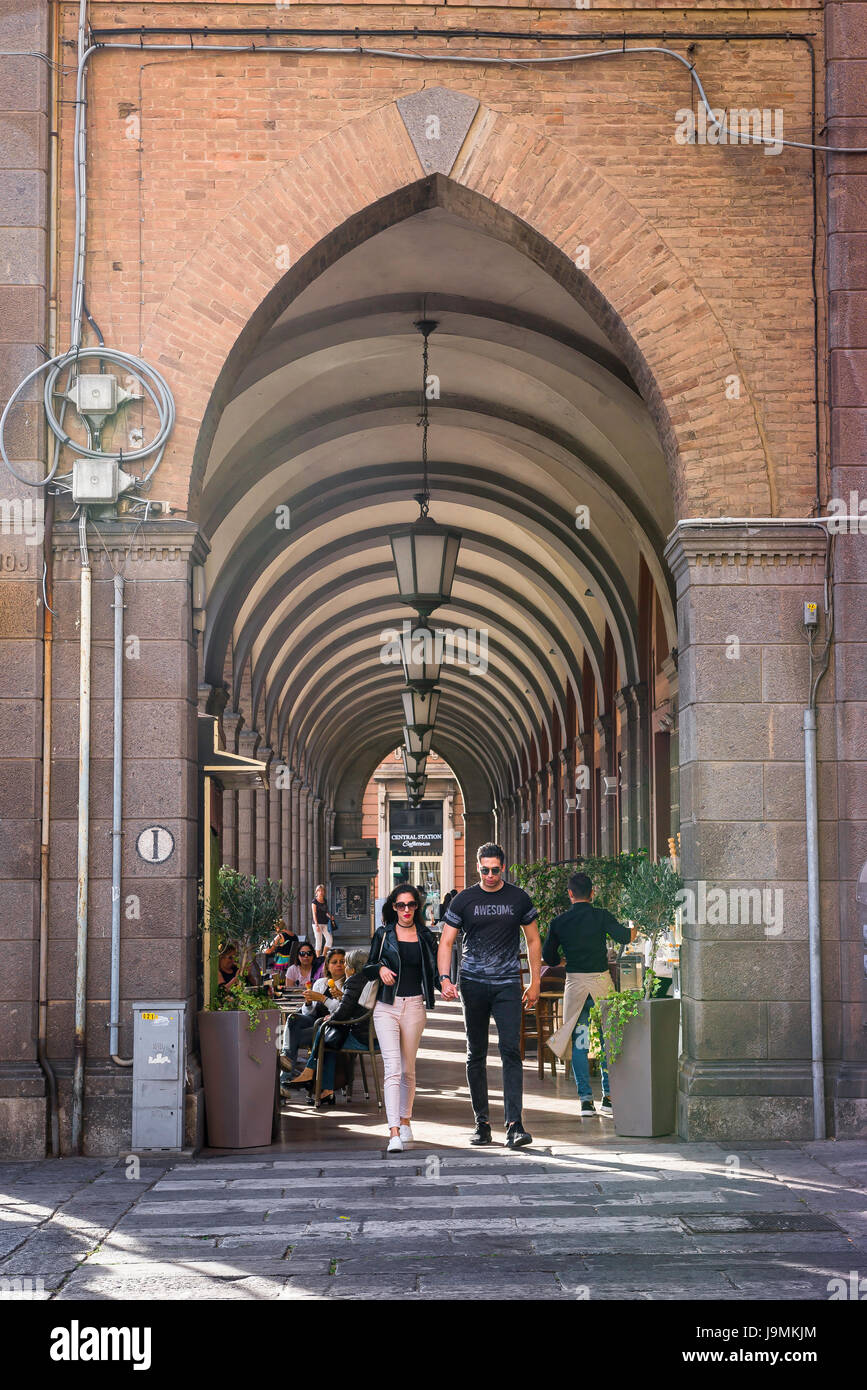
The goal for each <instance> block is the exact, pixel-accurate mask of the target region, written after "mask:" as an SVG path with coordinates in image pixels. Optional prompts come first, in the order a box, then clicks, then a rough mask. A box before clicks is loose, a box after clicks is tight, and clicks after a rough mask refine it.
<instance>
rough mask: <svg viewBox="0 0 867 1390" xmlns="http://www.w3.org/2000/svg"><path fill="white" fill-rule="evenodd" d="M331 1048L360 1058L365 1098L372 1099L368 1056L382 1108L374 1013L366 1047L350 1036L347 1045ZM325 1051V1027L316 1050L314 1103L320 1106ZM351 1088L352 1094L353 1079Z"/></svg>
mask: <svg viewBox="0 0 867 1390" xmlns="http://www.w3.org/2000/svg"><path fill="white" fill-rule="evenodd" d="M329 1050H330V1051H337V1052H340V1053H342V1054H343V1056H344V1057H346V1058H350V1057H351V1058H353V1060H354V1059H355V1058H356V1057H357V1058H358V1060H359V1064H360V1066H361V1085H362V1089H363V1090H364V1098H365V1100H370V1091H369V1089H368V1085H367V1071H366V1069H365V1065H364V1061H365V1058H367V1059H368V1060H369V1062H370V1065H371V1067H372V1069H373V1080H374V1083H375V1085H376V1104H377V1107H378V1108H379V1109H380V1110H381V1109H382V1085H381V1083H380V1080H379V1068H378V1067H377V1065H376V1059H377V1056H378V1055H379V1043H378V1042H377V1040H376V1031H375V1029H374V1026H373V1014H372V1013H371V1014H370V1015H369V1019H368V1035H367V1047H366V1048H362V1047H361V1046H360V1045H359V1044H358V1043H357V1042H356V1041H355V1039H354V1038H350V1039H349V1040H348V1042H347V1044H346V1046H345V1047H340V1048H336V1049H335V1048H331V1049H329ZM325 1052H326V1046H325V1029H324V1028H323V1030H322V1032H321V1033H320V1035H319V1042H318V1045H317V1051H316V1080H315V1082H314V1085H313V1104H314V1105H315V1106H317V1107H318V1106H319V1097H320V1094H321V1091H322V1067H323V1064H324V1062H325ZM349 1090H350V1094H351V1092H352V1082H351V1080H350V1086H349Z"/></svg>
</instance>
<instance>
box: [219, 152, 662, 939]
mask: <svg viewBox="0 0 867 1390" xmlns="http://www.w3.org/2000/svg"><path fill="white" fill-rule="evenodd" d="M453 188H454V185H452V184H450V182H449V181H448V180H446V179H442V178H438V179H435V180H426V181H424V183H423V184H420V185H418V186H417V187H416V188H415V189H414V190H412V189H411V190H402V191H401V193H400V194H397V195H394V196H393V198H392V199H391V200H389V199H385V200H383V201H382V203H381V204H378V205H377V206H376V209H375V211H376V217H375V219H372V230H371V223H370V222H369V223H368V224H367V227H366V230H367V232H368V233H369V234H362V232H364V230H365V228H364V227H362V228H361V230H360V229H359V228H358V227H356V226H353V227H352V228H348V229H347V230H346V232H345V235H344V238H343V241H342V243H341V241H340V238H338V237H337V236H336V235H335V236H332V237H331V238H330V239H328V242H327V245H325V246H324V247H323V248H322V250H321V253H320V255H319V273H318V274H317V275H316V276H315V277H311V276H309V274H307V273H305V274H304V275H302V274H301V273H300V271H299V273H298V279H299V281H300V287H299V288H298V291H297V293H295V294H294V296H291V297H289V296H288V295H287V291H286V288H285V286H284V287H282V288H281V289H280V291H279V293H278V292H276V291H275V295H274V296H273V297H272V300H273V303H272V312H271V313H270V315H269V314H266V313H265V312H264V311H263V313H262V314H260V315H259V316H258V322H257V325H256V332H255V333H253V332H252V330H251V328H250V326H248V328H247V329H245V331H244V333H243V334H242V335H241V339H242V340H243V342H242V348H241V347H240V346H239V350H238V351H237V352H236V353H235V354H234V356H233V360H232V362H231V363H229V364H227V367H226V368H225V369H224V372H223V373H222V375H221V378H220V387H219V408H217V405H216V404H214V407H213V409H211V410H210V411H209V413H208V415H207V417H206V421H205V426H204V428H203V438H206V439H207V440H208V441H209V442H208V450H207V458H206V459H205V460H204V462H203V464H202V468H201V477H200V480H198V481H194V484H193V497H194V499H195V506H196V509H197V515H196V520H198V522H199V524H200V526H201V528H202V531H203V533H204V535H205V536H206V538H207V540H208V543H209V545H210V554H209V556H208V558H207V561H206V565H205V573H206V585H205V587H206V593H207V598H206V606H207V624H206V626H205V630H204V634H203V639H202V648H201V669H202V674H203V679H204V687H205V688H204V690H203V691H202V701H203V703H205V704H206V706H207V708H209V709H211V710H213V711H215V712H219V713H221V714H222V724H223V731H224V736H225V738H226V741H227V744H228V745H229V746H230V747H231V749H232V751H241V752H247V753H250V754H253V753H255V754H256V755H257V756H258V757H260V758H264V759H265V760H266V761H268V762H270V763H271V764H272V765H273V768H274V770H275V772H276V775H274V776H272V777H271V790H270V793H267V792H265V791H264V789H263V790H261V791H260V792H258V793H255V794H254V793H252V792H243V791H242V792H238V793H236V794H232V793H230V794H228V796H227V800H226V804H225V806H224V826H223V853H224V857H225V858H226V859H227V860H228V862H230V863H236V864H237V865H238V866H239V867H241V868H244V869H248V870H252V869H256V868H258V869H259V870H260V871H261V870H262V869H265V868H268V867H270V868H271V872H272V873H273V872H274V871H275V868H276V867H277V865H275V863H274V862H273V859H274V850H275V848H276V847H278V846H279V850H278V856H279V858H278V864H279V867H280V868H281V870H282V871H283V874H284V876H285V877H286V878H287V879H288V881H289V882H291V883H292V884H293V887H295V889H296V904H295V908H294V911H295V913H296V917H298V914H299V913H300V911H301V910H302V909H301V908H300V906H299V904H303V903H304V901H305V898H306V897H308V896H309V890H310V888H311V886H312V884H314V883H315V882H317V881H318V880H319V879H320V878H321V877H324V875H325V871H326V849H327V846H328V845H329V844H330V843H331V842H332V840H336V841H337V842H339V843H341V844H344V845H345V844H347V843H349V842H351V841H352V840H353V839H356V840H360V837H361V832H362V802H363V797H364V789H365V787H366V786H367V784H368V782H369V781H370V778H371V776H372V773H373V771H374V769H375V768H376V766H377V765H378V764H379V763H380V762H381V761H382V759H383V758H384V757H385V756H386V754H387V753H388V752H389V750H391V749H393V748H394V747H395V746H396V744H398V743H399V742H400V736H401V725H402V715H401V703H400V689H401V686H402V684H403V677H402V673H401V670H400V667H399V665H397V666H395V665H393V664H392V665H389V664H384V650H385V648H386V647H387V645H388V640H389V634H393V633H394V632H395V631H399V630H400V629H401V626H402V624H403V623H404V621H405V620H406V619H407V618H408V617H409V616H410V615H409V613H408V610H407V609H406V608H405V607H403V606H402V605H401V603H400V601H399V598H398V592H397V584H396V579H395V571H394V565H393V561H392V555H391V550H390V545H389V533H390V531H391V530H393V529H394V527H395V526H397V525H399V524H401V523H405V522H408V521H410V520H411V519H412V517H413V515H414V513H415V503H414V502H413V496H414V494H415V493H416V492H417V491H418V490H419V487H420V484H421V464H420V430H419V428H418V422H419V414H420V410H421V407H422V403H423V396H422V390H421V338H420V336H419V334H418V332H417V330H416V329H415V328H414V323H415V321H416V320H418V319H419V318H420V317H421V316H422V314H423V313H424V315H425V316H426V317H427V318H429V319H433V320H434V321H435V322H436V324H437V327H436V330H435V332H434V333H433V334H432V335H431V339H430V372H431V373H432V374H433V375H432V377H431V378H429V381H432V383H433V384H432V386H431V388H430V389H429V391H428V397H429V412H430V435H429V469H430V486H431V492H432V502H431V512H432V515H434V516H435V518H436V520H437V521H438V522H440V523H443V524H448V525H449V526H451V527H453V528H455V529H456V530H457V531H459V532H460V534H461V536H462V543H461V550H460V557H459V562H458V568H457V572H456V576H455V582H454V586H453V589H452V593H451V599H450V602H449V603H448V605H447V606H444V607H443V608H441V609H440V610H439V611H438V612H437V613H436V615H435V619H434V622H435V625H436V626H438V627H441V628H443V629H445V630H446V631H451V632H453V633H454V632H456V631H457V632H460V633H467V634H472V638H471V640H474V641H475V642H476V646H475V647H474V648H473V650H474V652H475V656H476V659H475V660H466V659H464V660H461V659H458V660H456V661H454V662H452V663H448V662H447V663H446V664H445V665H444V666H443V670H442V677H441V692H442V693H441V700H440V707H439V716H438V719H437V734H436V740H437V747H438V748H439V750H440V751H441V753H442V756H443V757H444V758H445V759H446V760H447V761H448V763H449V764H450V765H451V767H452V768H453V769H454V771H455V774H456V775H457V776H458V777H459V778H460V781H461V785H462V789H463V793H464V799H465V804H464V818H465V826H466V837H467V843H468V847H469V849H468V852H471V851H472V847H473V845H474V844H475V843H478V842H479V840H481V839H483V838H488V837H490V836H491V835H496V836H497V837H498V838H500V839H501V840H502V841H503V843H504V845H505V846H506V850H507V854H508V855H509V856H510V857H512V858H516V859H524V860H526V859H531V858H535V857H542V856H544V857H547V858H550V859H552V860H556V859H562V858H566V857H568V856H570V855H574V854H576V853H578V852H585V853H586V852H594V851H595V852H602V853H605V852H614V851H616V850H617V849H618V848H635V847H638V846H639V845H650V844H654V845H655V846H656V847H657V848H659V849H660V850H662V851H663V852H664V851H665V849H666V846H667V837H668V835H669V833H670V825H671V822H670V800H671V797H670V769H671V767H672V766H673V765H674V764H675V763H676V757H673V756H672V750H671V748H670V741H671V736H672V729H673V725H674V707H673V701H672V694H673V679H674V678H675V667H674V663H673V660H672V649H673V648H674V646H675V643H676V637H675V626H674V616H673V604H672V599H671V593H670V588H669V581H668V579H667V577H666V575H667V571H666V568H665V565H664V561H663V558H662V550H663V545H664V539H665V537H666V535H667V534H668V533H669V532H670V530H671V527H672V525H673V523H674V519H675V517H674V505H673V500H672V496H673V493H672V486H671V482H670V476H669V467H668V466H667V462H666V458H665V457H664V454H663V450H662V447H661V445H660V442H659V438H658V434H657V430H656V427H655V425H654V422H653V420H652V418H651V413H650V410H649V408H648V405H647V403H646V402H645V400H644V399H643V397H642V395H641V393H640V391H639V389H638V387H637V385H636V383H635V381H634V379H633V377H632V375H631V372H630V369H629V365H628V363H627V360H626V359H627V357H628V356H629V355H630V354H629V353H628V352H624V351H623V338H624V335H623V332H622V329H621V330H618V332H617V333H616V334H614V337H619V338H620V340H621V341H620V344H619V345H618V344H617V343H615V341H614V337H613V336H612V334H611V333H610V332H607V331H605V330H604V329H603V328H602V327H601V326H600V322H599V318H601V317H602V313H601V309H600V306H599V305H598V304H594V303H593V300H594V294H593V293H590V292H588V289H587V282H586V280H585V277H583V276H581V275H579V273H578V272H577V271H576V270H575V269H574V267H572V266H571V264H570V263H569V262H568V261H567V260H566V258H565V257H564V256H562V255H561V253H559V252H557V251H556V250H555V249H554V248H553V247H551V246H550V244H549V243H546V242H544V239H542V238H540V237H539V236H538V234H536V233H534V232H532V231H531V229H530V228H528V227H527V225H526V224H525V223H523V222H520V221H519V220H518V219H516V218H514V217H512V216H511V215H508V214H505V213H503V211H502V209H493V212H494V213H495V215H494V216H491V215H490V214H489V212H487V211H485V210H486V208H488V207H489V205H486V202H485V200H484V199H476V200H475V202H473V201H472V200H470V201H469V202H468V201H467V200H466V198H464V199H463V200H462V202H461V209H462V210H461V211H460V212H459V211H456V210H455V209H454V206H453V202H454V199H452V197H451V196H450V195H451V190H452V189H453ZM413 197H414V199H415V204H413ZM389 204H390V206H389ZM476 205H478V208H476ZM474 209H476V210H478V209H481V210H482V211H484V212H485V216H484V217H479V218H478V219H474V217H473V216H472V215H471V213H472V211H473V210H474ZM287 278H289V277H287ZM595 298H596V299H598V298H599V297H598V295H596V296H595ZM582 301H584V302H582ZM592 310H595V311H596V312H595V314H594V312H593V311H592ZM607 318H608V320H609V323H610V322H611V321H612V315H611V312H610V311H608V313H607ZM240 343H241V340H239V344H240ZM230 380H231V384H229V382H230ZM482 652H483V653H484V655H483V658H482V656H481V653H482ZM305 836H307V837H308V839H307V840H306V841H305Z"/></svg>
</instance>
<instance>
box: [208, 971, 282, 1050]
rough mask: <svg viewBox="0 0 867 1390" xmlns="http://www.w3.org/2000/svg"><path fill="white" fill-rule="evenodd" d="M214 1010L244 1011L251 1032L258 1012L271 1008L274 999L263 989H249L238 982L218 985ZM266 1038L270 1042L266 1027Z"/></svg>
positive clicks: (256, 1020) (269, 1031)
mask: <svg viewBox="0 0 867 1390" xmlns="http://www.w3.org/2000/svg"><path fill="white" fill-rule="evenodd" d="M214 1008H215V1010H219V1011H221V1012H225V1013H241V1012H244V1013H245V1014H246V1015H247V1017H248V1019H249V1020H250V1032H251V1033H252V1032H253V1031H254V1029H255V1028H256V1025H257V1024H258V1022H259V1014H260V1013H262V1011H263V1009H273V1008H274V1001H273V999H270V998H269V996H268V994H267V992H266V991H265V990H258V989H251V988H250V987H249V985H244V984H241V983H240V982H238V983H237V984H234V985H220V986H219V987H218V989H217V1002H216V1004H215V1006H214ZM265 1036H266V1038H267V1039H268V1041H269V1042H270V1040H271V1029H270V1027H269V1028H268V1029H267V1031H266V1033H265Z"/></svg>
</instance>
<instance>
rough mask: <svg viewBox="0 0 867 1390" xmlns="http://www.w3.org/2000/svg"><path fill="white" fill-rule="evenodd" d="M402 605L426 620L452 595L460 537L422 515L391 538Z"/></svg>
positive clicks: (457, 532) (394, 533)
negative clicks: (407, 605) (407, 606)
mask: <svg viewBox="0 0 867 1390" xmlns="http://www.w3.org/2000/svg"><path fill="white" fill-rule="evenodd" d="M389 540H390V541H391V553H392V555H393V557H394V568H395V571H396V572H397V587H398V589H399V591H400V601H401V603H408V604H409V606H410V608H414V609H416V611H417V612H418V613H421V614H422V615H423V616H424V617H427V616H428V615H429V614H430V613H432V612H433V610H434V609H435V608H440V607H442V605H443V604H444V603H448V602H449V600H450V598H451V594H452V584H453V583H454V578H455V568H456V566H457V563H458V551H459V550H460V548H461V535H460V532H459V531H453V530H452V529H451V527H448V526H438V525H437V523H436V522H435V521H434V520H433V519H432V518H431V517H429V516H427V515H422V516H420V517H419V518H418V520H417V521H415V522H413V524H412V525H411V526H402V527H401V528H400V529H399V530H397V531H392V533H391V535H390V536H389Z"/></svg>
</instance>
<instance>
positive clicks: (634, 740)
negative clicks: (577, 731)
mask: <svg viewBox="0 0 867 1390" xmlns="http://www.w3.org/2000/svg"><path fill="white" fill-rule="evenodd" d="M614 698H615V701H616V702H617V708H618V709H619V710H620V714H621V720H622V724H621V727H622V728H623V730H624V737H623V753H622V757H621V798H620V824H621V835H620V843H621V848H622V849H625V850H634V849H639V848H642V847H644V848H646V847H647V846H648V845H649V844H650V829H649V827H650V787H649V781H648V778H649V774H650V748H649V746H648V741H649V737H650V721H649V712H648V704H647V686H646V684H645V683H644V682H643V681H642V682H640V683H639V684H636V685H627V686H624V687H623V689H622V690H618V691H617V694H616V695H615V697H614Z"/></svg>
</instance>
